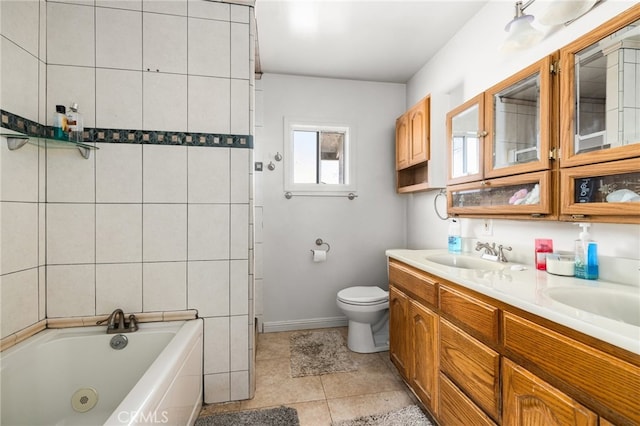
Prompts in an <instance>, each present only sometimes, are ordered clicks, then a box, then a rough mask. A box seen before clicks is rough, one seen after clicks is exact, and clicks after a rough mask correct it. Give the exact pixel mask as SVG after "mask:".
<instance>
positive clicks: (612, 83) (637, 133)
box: [560, 5, 640, 167]
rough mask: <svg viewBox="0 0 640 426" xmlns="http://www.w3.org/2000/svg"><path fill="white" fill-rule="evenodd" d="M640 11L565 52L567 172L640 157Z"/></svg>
mask: <svg viewBox="0 0 640 426" xmlns="http://www.w3.org/2000/svg"><path fill="white" fill-rule="evenodd" d="M639 19H640V5H636V6H634V7H632V8H631V9H629V10H628V11H627V12H625V13H623V14H621V15H620V16H619V17H617V18H614V19H613V20H611V21H609V22H607V23H605V24H604V25H602V26H601V27H599V28H597V29H595V30H594V31H592V32H590V33H589V34H587V35H585V36H584V37H581V38H579V39H578V40H576V41H574V42H573V43H571V44H569V45H567V46H566V47H564V48H562V49H561V50H560V70H561V72H560V92H561V96H560V99H561V105H560V109H561V111H562V113H561V114H560V129H561V133H560V141H561V156H560V165H561V167H572V166H581V165H585V164H596V163H602V162H607V161H614V160H622V159H627V158H633V157H640V96H638V93H639V90H640V89H639V87H640V44H639V41H640V35H639V34H638V28H640V27H639V25H640V21H639Z"/></svg>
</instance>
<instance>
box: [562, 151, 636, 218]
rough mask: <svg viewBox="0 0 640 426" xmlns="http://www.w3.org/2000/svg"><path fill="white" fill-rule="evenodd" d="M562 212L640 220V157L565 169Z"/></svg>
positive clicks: (578, 215)
mask: <svg viewBox="0 0 640 426" xmlns="http://www.w3.org/2000/svg"><path fill="white" fill-rule="evenodd" d="M560 174H561V187H562V197H561V199H562V205H561V210H560V213H561V214H563V215H572V216H577V217H574V219H576V218H580V217H582V216H589V215H599V216H602V215H605V216H628V217H629V218H630V219H632V220H631V221H635V222H637V221H640V158H633V159H629V160H620V161H612V162H609V163H603V164H590V165H585V166H578V167H571V168H567V169H562V170H561V171H560Z"/></svg>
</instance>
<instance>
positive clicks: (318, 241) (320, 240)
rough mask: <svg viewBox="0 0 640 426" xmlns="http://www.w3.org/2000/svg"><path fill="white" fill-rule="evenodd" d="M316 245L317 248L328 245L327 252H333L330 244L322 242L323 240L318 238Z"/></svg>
mask: <svg viewBox="0 0 640 426" xmlns="http://www.w3.org/2000/svg"><path fill="white" fill-rule="evenodd" d="M316 245H317V246H321V245H326V246H327V252H328V251H329V250H331V246H330V245H329V243H325V242H324V241H322V238H317V239H316ZM312 251H313V250H312Z"/></svg>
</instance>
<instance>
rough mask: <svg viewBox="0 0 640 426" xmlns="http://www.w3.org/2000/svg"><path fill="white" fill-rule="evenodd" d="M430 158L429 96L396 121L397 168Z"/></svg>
mask: <svg viewBox="0 0 640 426" xmlns="http://www.w3.org/2000/svg"><path fill="white" fill-rule="evenodd" d="M427 160H429V97H428V96H427V97H425V98H423V99H422V100H420V102H418V103H417V104H415V105H414V106H412V107H411V109H409V111H407V112H406V113H404V114H403V115H402V116H400V117H399V118H398V120H397V121H396V170H402V169H406V168H407V167H411V166H415V165H416V164H420V163H423V162H425V161H427Z"/></svg>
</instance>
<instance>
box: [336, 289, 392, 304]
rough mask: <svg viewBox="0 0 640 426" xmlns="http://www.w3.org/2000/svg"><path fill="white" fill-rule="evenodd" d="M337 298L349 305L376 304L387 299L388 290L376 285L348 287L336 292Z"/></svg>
mask: <svg viewBox="0 0 640 426" xmlns="http://www.w3.org/2000/svg"><path fill="white" fill-rule="evenodd" d="M338 300H340V301H341V302H343V303H347V304H350V305H377V304H380V303H384V302H387V301H388V300H389V292H388V291H384V290H383V289H381V288H380V287H377V286H355V287H348V288H345V289H343V290H340V291H339V292H338Z"/></svg>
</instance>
